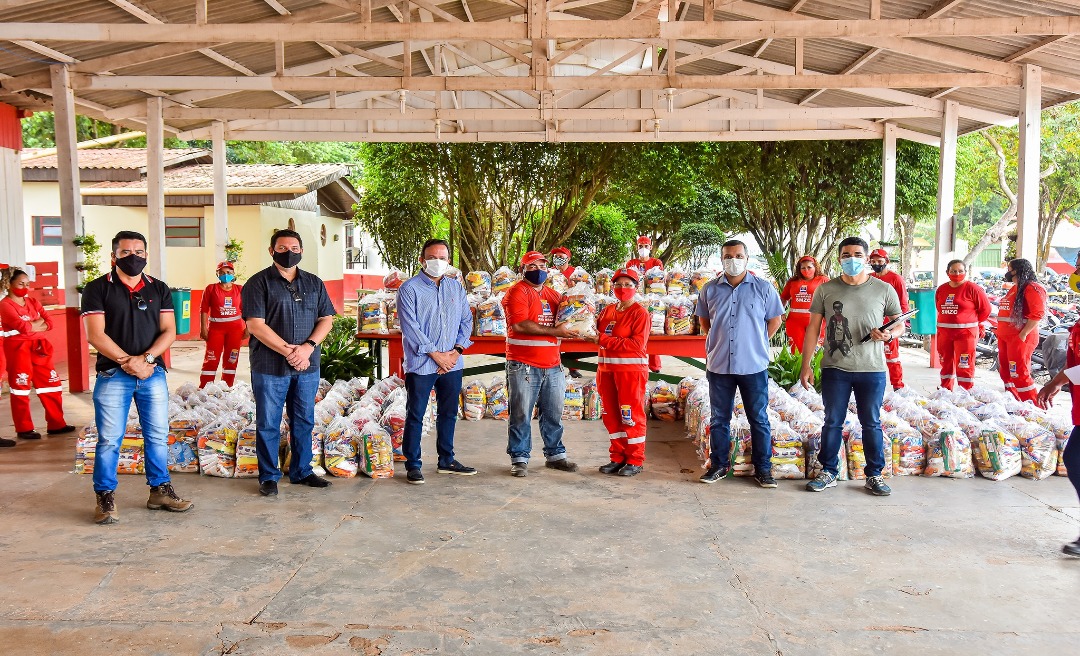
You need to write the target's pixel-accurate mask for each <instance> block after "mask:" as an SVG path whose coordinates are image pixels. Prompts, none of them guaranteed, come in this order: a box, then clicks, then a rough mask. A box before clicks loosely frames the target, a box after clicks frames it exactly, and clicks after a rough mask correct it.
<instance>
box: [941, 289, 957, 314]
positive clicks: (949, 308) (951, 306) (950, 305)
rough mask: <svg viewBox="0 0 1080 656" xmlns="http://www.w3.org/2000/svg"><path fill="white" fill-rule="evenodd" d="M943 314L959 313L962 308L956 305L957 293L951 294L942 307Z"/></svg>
mask: <svg viewBox="0 0 1080 656" xmlns="http://www.w3.org/2000/svg"><path fill="white" fill-rule="evenodd" d="M941 313H942V314H959V313H960V308H958V307H957V306H956V294H949V295H948V296H946V297H945V302H944V303H943V304H942V307H941Z"/></svg>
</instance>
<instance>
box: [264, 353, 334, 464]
mask: <svg viewBox="0 0 1080 656" xmlns="http://www.w3.org/2000/svg"><path fill="white" fill-rule="evenodd" d="M251 390H252V391H253V392H254V393H255V435H256V439H255V451H256V454H257V455H258V458H259V482H260V483H264V482H266V481H277V480H278V479H280V478H281V467H280V466H279V464H278V459H279V453H278V451H279V448H280V446H281V409H282V406H284V407H285V413H286V415H287V416H288V419H289V449H290V450H291V452H292V455H291V456H290V457H289V480H290V481H292V482H293V483H299V482H300V481H301V480H303V479H305V478H307V477H308V476H311V474H312V471H311V431H312V429H313V428H314V427H315V394H316V392H318V391H319V370H318V369H316V370H315V373H305V374H294V375H292V376H273V375H271V374H258V373H255V372H251Z"/></svg>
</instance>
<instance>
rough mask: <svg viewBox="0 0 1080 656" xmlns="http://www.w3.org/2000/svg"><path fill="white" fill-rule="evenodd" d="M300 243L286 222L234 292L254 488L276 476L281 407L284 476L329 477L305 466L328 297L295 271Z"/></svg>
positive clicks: (269, 484)
mask: <svg viewBox="0 0 1080 656" xmlns="http://www.w3.org/2000/svg"><path fill="white" fill-rule="evenodd" d="M303 253H304V244H303V242H302V241H301V239H300V235H299V234H297V233H296V232H294V231H292V230H278V231H277V232H275V233H274V236H273V237H271V238H270V256H271V257H272V258H273V260H274V263H273V264H272V265H270V266H269V267H267V268H265V269H263V270H262V271H260V272H258V273H256V274H255V275H253V276H252V277H251V278H250V279H249V280H248V282H247V284H246V285H244V289H243V291H242V292H241V300H242V302H241V305H242V307H243V308H244V320H245V321H247V327H248V331H249V332H250V333H251V338H252V339H251V343H250V347H249V348H250V355H251V388H252V391H253V392H254V393H255V428H256V434H257V440H256V450H257V453H258V456H259V494H262V495H263V496H267V497H268V496H275V495H276V494H277V493H278V486H277V482H278V480H279V479H280V478H281V469H280V467H279V466H278V447H279V445H280V442H281V407H282V406H283V405H284V406H285V409H286V411H287V413H288V418H289V428H290V434H291V438H290V441H289V446H290V447H291V451H292V455H291V457H290V459H289V480H290V481H292V482H293V483H300V484H303V485H309V486H311V487H327V486H329V485H330V481H328V480H326V479H323V478H320V477H318V476H316V475H315V473H314V472H313V471H312V470H311V431H312V429H313V428H314V427H315V393H316V392H317V391H318V389H319V343H320V342H322V340H324V339H325V338H326V335H327V334H328V333H329V332H330V328H331V326H333V324H334V314H335V311H334V305H333V304H332V303H331V302H330V296H329V295H328V294H327V293H326V285H324V284H323V281H322V280H320V279H319V277H318V276H316V275H315V274H312V273H308V272H307V271H301V270H300V269H299V268H298V267H297V265H298V264H300V259H301V258H302V257H303Z"/></svg>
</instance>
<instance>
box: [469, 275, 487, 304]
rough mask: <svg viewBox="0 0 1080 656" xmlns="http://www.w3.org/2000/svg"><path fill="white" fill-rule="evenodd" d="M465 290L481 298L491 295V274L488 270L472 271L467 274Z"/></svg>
mask: <svg viewBox="0 0 1080 656" xmlns="http://www.w3.org/2000/svg"><path fill="white" fill-rule="evenodd" d="M465 291H467V292H468V293H470V294H476V295H477V296H480V297H481V298H487V297H488V296H491V274H490V273H488V272H487V271H470V272H468V273H466V274H465Z"/></svg>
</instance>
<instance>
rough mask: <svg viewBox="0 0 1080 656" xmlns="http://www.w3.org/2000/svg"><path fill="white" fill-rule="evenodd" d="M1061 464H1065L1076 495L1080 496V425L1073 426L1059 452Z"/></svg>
mask: <svg viewBox="0 0 1080 656" xmlns="http://www.w3.org/2000/svg"><path fill="white" fill-rule="evenodd" d="M1061 464H1063V465H1065V469H1066V471H1068V473H1069V482H1070V483H1072V485H1073V487H1074V488H1076V496H1077V497H1080V426H1073V430H1072V434H1071V435H1069V442H1068V443H1067V444H1066V445H1065V450H1064V451H1062V452H1061Z"/></svg>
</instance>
